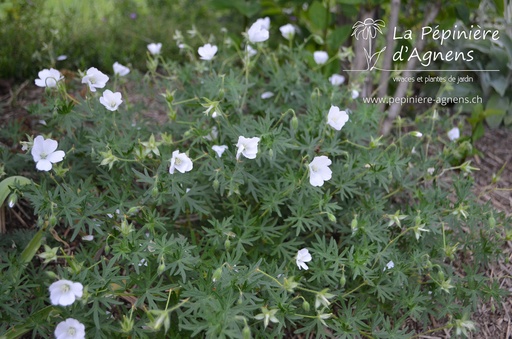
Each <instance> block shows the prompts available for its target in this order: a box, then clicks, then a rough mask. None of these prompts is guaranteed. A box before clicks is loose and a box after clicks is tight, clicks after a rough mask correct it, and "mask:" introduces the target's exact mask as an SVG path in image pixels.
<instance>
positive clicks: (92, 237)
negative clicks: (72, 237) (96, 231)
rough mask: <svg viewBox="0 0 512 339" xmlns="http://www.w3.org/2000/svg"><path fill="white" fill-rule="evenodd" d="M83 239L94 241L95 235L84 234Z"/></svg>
mask: <svg viewBox="0 0 512 339" xmlns="http://www.w3.org/2000/svg"><path fill="white" fill-rule="evenodd" d="M82 240H84V241H93V240H94V235H91V234H88V235H84V236H83V237H82Z"/></svg>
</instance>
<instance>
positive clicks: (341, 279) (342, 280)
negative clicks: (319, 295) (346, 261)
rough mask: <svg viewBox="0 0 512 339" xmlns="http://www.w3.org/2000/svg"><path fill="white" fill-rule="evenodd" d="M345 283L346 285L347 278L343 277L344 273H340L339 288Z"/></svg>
mask: <svg viewBox="0 0 512 339" xmlns="http://www.w3.org/2000/svg"><path fill="white" fill-rule="evenodd" d="M346 283H347V277H345V272H343V273H341V278H340V285H341V287H344V286H345V284H346Z"/></svg>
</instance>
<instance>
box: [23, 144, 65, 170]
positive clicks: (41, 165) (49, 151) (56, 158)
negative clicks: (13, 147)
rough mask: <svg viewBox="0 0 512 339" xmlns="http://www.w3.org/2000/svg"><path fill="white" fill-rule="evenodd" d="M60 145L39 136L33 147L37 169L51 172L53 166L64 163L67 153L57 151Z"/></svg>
mask: <svg viewBox="0 0 512 339" xmlns="http://www.w3.org/2000/svg"><path fill="white" fill-rule="evenodd" d="M58 146H59V143H58V142H57V141H55V140H52V139H45V138H43V137H42V136H40V135H39V136H37V137H36V138H35V139H34V144H33V146H32V151H31V153H32V157H33V158H34V161H35V162H36V168H37V169H38V170H40V171H49V170H51V169H52V166H53V164H55V163H57V162H60V161H62V159H64V156H65V155H66V153H64V151H57V147H58Z"/></svg>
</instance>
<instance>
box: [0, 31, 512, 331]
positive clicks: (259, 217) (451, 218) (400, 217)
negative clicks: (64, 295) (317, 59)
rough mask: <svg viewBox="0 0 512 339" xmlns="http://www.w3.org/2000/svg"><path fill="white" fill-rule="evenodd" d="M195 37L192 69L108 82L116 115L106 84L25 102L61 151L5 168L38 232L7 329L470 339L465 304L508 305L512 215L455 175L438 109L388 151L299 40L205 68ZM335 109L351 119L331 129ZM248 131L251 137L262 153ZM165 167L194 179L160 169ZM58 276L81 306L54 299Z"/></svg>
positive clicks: (219, 58) (16, 284) (464, 171)
mask: <svg viewBox="0 0 512 339" xmlns="http://www.w3.org/2000/svg"><path fill="white" fill-rule="evenodd" d="M195 36H196V38H194V39H191V40H187V41H185V39H184V40H183V41H181V42H182V43H184V46H183V53H184V57H188V58H189V59H190V61H189V62H186V63H184V64H179V63H177V62H176V61H173V60H168V59H167V58H165V57H164V56H165V54H164V53H163V54H161V55H157V56H149V60H148V66H149V71H148V73H147V74H145V75H141V74H139V73H137V72H131V73H130V74H129V75H128V76H127V77H114V76H112V78H113V79H111V80H110V81H109V82H108V83H107V86H106V87H105V88H104V89H107V88H108V89H110V90H112V91H114V92H120V93H122V95H123V103H122V104H121V105H120V106H119V108H118V109H117V110H116V111H110V110H107V109H106V108H105V107H104V106H103V105H102V104H101V103H100V101H99V98H100V97H101V96H102V94H101V92H103V90H104V89H98V90H97V91H96V92H91V91H89V90H87V92H86V94H85V96H84V97H81V96H80V95H79V94H76V92H78V90H79V89H81V88H82V87H81V86H84V87H85V85H82V84H81V83H80V80H63V81H60V82H59V85H58V86H57V88H48V89H47V91H46V96H45V98H44V100H42V103H41V104H40V105H36V106H33V107H32V108H31V109H32V114H34V115H37V116H38V117H39V118H40V119H44V121H45V124H44V125H40V126H39V132H40V133H41V134H42V135H44V136H45V138H51V139H54V140H57V141H58V143H59V144H58V149H59V150H63V151H65V153H66V155H65V157H64V159H63V161H61V162H58V163H55V164H53V165H52V171H48V172H41V171H36V170H35V164H34V162H33V161H32V156H31V154H30V152H27V154H12V153H11V154H4V155H3V157H2V158H3V159H6V162H8V163H11V162H14V161H17V162H20V163H22V164H23V173H27V174H26V176H27V177H30V178H31V179H32V180H33V183H32V184H26V185H23V186H20V185H13V187H12V189H13V190H14V191H16V192H17V194H18V195H19V196H20V198H19V199H26V200H27V201H29V202H30V204H31V205H32V206H33V208H34V213H35V215H36V216H37V219H38V220H37V224H38V231H37V233H36V235H37V234H39V236H36V237H34V238H33V239H32V240H31V241H30V242H29V243H28V245H26V247H25V248H26V249H25V251H23V247H21V246H20V247H17V248H14V249H13V248H9V250H7V247H4V248H3V249H2V255H1V256H0V270H1V272H2V284H0V310H1V311H0V336H2V335H4V336H6V337H7V338H13V337H16V336H17V335H21V334H23V333H27V332H30V333H32V335H34V336H36V335H40V336H42V337H50V336H51V335H52V333H53V331H54V330H55V327H56V325H57V324H58V323H60V322H61V321H63V320H65V319H67V318H74V319H77V320H78V321H80V322H81V323H83V324H84V325H85V331H86V334H87V337H95V338H107V337H112V336H114V337H124V336H126V337H164V336H166V335H167V336H170V337H184V338H188V337H194V336H199V337H208V338H228V337H229V338H250V337H251V336H252V337H256V338H261V337H283V336H284V335H285V334H289V335H291V334H296V335H298V334H304V335H306V336H308V337H309V336H311V335H315V336H316V337H320V338H322V337H336V338H354V337H372V338H390V337H391V338H409V337H411V336H413V335H414V334H415V333H416V332H419V333H424V332H428V333H430V332H432V331H433V330H435V329H433V328H432V326H433V324H432V319H436V322H437V323H440V324H443V325H442V327H441V328H440V329H453V332H454V333H457V334H467V333H468V331H470V330H473V329H474V323H473V322H472V321H471V320H470V319H469V316H470V315H471V313H472V311H474V310H475V309H476V306H477V304H478V303H479V302H481V301H482V300H487V299H488V298H490V297H493V298H496V299H499V298H500V297H501V296H502V295H504V293H505V292H504V291H503V290H501V289H500V288H499V284H498V282H497V281H495V280H492V279H491V278H487V277H485V275H484V271H485V267H486V264H488V263H489V262H491V261H494V260H496V259H497V258H498V256H499V254H500V245H501V244H502V243H503V242H504V241H505V240H506V235H505V234H506V230H505V226H506V225H508V223H509V222H510V220H509V219H506V218H505V217H504V216H503V215H501V214H499V213H497V212H494V211H493V210H492V209H490V208H489V206H487V205H481V204H479V203H478V202H477V201H476V199H475V198H474V197H473V194H472V192H471V187H472V179H471V175H470V173H471V171H472V170H474V168H473V167H471V164H470V163H469V162H466V163H463V164H462V165H458V166H452V165H450V163H449V156H450V154H449V152H442V149H443V148H445V149H450V145H449V141H447V140H446V139H447V138H446V137H445V136H441V135H438V134H437V130H438V127H440V128H439V129H441V130H442V129H444V128H445V127H446V126H445V125H443V124H445V123H444V122H442V121H440V120H439V119H438V114H437V112H436V114H435V115H434V116H433V115H432V114H431V113H428V114H424V115H421V116H419V117H418V118H417V121H416V123H415V124H414V125H413V124H411V123H410V122H405V121H401V124H400V126H399V127H400V128H398V129H397V130H396V135H394V136H392V137H386V138H383V137H380V136H379V132H378V131H379V123H380V121H381V119H382V118H383V113H382V112H379V111H377V110H376V107H375V106H373V105H369V104H365V103H363V102H362V100H361V99H353V98H352V93H351V90H350V89H349V87H348V86H346V85H342V86H333V85H332V84H331V83H330V82H329V81H328V75H325V74H322V69H323V68H322V67H330V66H316V65H314V64H313V63H312V62H311V60H312V56H311V53H310V52H308V51H307V50H305V48H304V45H295V46H294V44H288V43H287V42H286V43H284V44H278V47H276V48H275V49H270V48H268V47H267V45H266V43H265V42H264V43H259V44H255V45H254V46H253V48H254V49H255V50H256V52H257V53H256V54H255V55H252V56H249V55H248V54H247V53H246V52H245V48H243V47H244V46H243V47H239V46H238V45H236V44H234V43H233V42H232V41H229V40H224V41H217V45H218V48H219V52H218V54H217V55H216V56H215V57H214V59H213V60H209V61H206V60H199V59H198V57H197V54H196V50H197V47H199V46H201V45H202V44H204V43H205V42H207V39H203V41H200V40H201V39H202V37H201V35H200V34H199V33H198V34H195ZM274 36H275V35H274ZM275 39H276V40H277V39H279V38H275ZM210 42H211V43H215V42H216V41H214V40H210ZM291 46H293V47H291ZM333 60H337V58H336V57H334V58H332V60H331V62H332V61H333ZM66 87H67V88H66ZM265 92H272V93H273V96H271V97H270V98H267V99H265V97H267V96H264V98H262V94H263V93H265ZM42 99H43V98H42ZM331 106H338V107H339V108H340V109H342V110H345V111H346V112H348V116H349V120H348V121H347V122H346V124H345V125H344V126H343V127H342V129H341V130H340V131H337V130H335V129H334V128H332V127H331V126H330V125H329V124H328V123H327V115H328V112H329V110H330V108H331ZM163 108H165V110H164V109H163ZM406 125H407V126H406ZM446 125H448V124H446ZM413 128H414V129H413ZM411 131H412V132H411ZM417 131H420V132H421V133H418V132H417ZM240 136H244V137H247V138H252V137H257V138H259V143H258V145H257V153H256V156H255V158H254V159H251V158H250V157H246V156H244V155H243V154H239V153H240V152H241V151H240V150H239V149H238V148H237V146H236V145H237V143H238V141H239V137H240ZM33 137H35V136H33ZM33 137H30V138H29V139H28V140H24V142H25V143H26V146H27V148H28V149H30V148H31V147H33V145H34V142H33ZM12 141H13V142H19V141H21V140H19V141H15V140H12ZM214 145H226V146H227V150H226V151H225V152H224V153H223V154H222V156H218V155H217V154H216V152H215V151H213V150H212V146H214ZM176 151H179V152H180V154H182V155H181V156H182V158H180V160H179V161H176V160H175V159H176V153H175V152H176ZM433 154H434V155H433ZM317 156H326V157H328V158H329V159H330V160H331V161H332V164H331V165H330V169H331V170H332V177H331V178H330V179H328V180H326V181H325V183H324V184H323V185H322V186H313V185H311V183H310V176H311V175H312V174H313V173H312V172H313V171H315V170H316V169H315V168H313V167H311V166H309V164H310V163H311V162H312V161H313V159H314V158H315V157H317ZM171 159H174V162H172V163H173V164H174V166H176V167H179V166H180V165H181V164H182V163H183V162H186V161H187V159H190V160H191V161H192V163H193V168H191V169H190V170H183V168H182V167H180V169H179V170H175V171H174V172H173V173H172V174H171V173H170V172H169V170H170V166H171ZM181 170H183V173H182V172H181ZM5 171H6V174H7V176H12V175H15V174H16V173H14V172H13V171H12V170H11V169H10V168H9V167H6V168H5ZM91 235H92V236H93V237H94V239H93V241H85V239H87V237H88V236H91ZM84 237H85V238H84ZM26 243H27V242H26V241H25V242H23V244H26ZM42 245H44V246H42ZM27 249H28V250H27ZM34 249H35V251H33V250H34ZM302 249H307V250H308V251H309V253H310V254H311V257H312V259H311V260H310V261H307V260H306V261H307V266H308V267H309V269H307V270H301V269H299V267H298V263H297V262H296V257H297V255H298V251H299V250H302ZM22 251H23V252H22ZM36 251H37V252H38V253H37V255H34V254H36ZM31 253H32V255H30V254H31ZM20 254H21V256H20ZM59 279H66V280H70V281H73V282H80V283H81V284H82V285H83V295H82V297H81V298H78V300H77V301H75V302H74V303H73V304H72V305H70V306H65V307H64V306H59V305H51V304H50V300H49V291H48V287H49V286H50V285H51V284H52V283H54V282H55V281H57V280H59ZM413 325H414V326H413Z"/></svg>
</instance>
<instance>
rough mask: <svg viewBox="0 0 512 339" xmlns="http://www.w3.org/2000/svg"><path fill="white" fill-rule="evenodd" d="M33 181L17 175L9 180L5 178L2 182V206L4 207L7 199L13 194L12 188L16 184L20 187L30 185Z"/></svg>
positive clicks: (0, 185) (0, 195) (0, 183)
mask: <svg viewBox="0 0 512 339" xmlns="http://www.w3.org/2000/svg"><path fill="white" fill-rule="evenodd" d="M31 182H32V180H30V179H28V178H25V177H22V176H21V175H15V176H12V177H9V178H5V179H4V180H2V182H0V206H2V205H3V203H4V202H5V199H6V198H7V196H8V195H9V193H11V187H10V186H12V185H14V184H15V183H18V184H20V185H27V184H30V183H31Z"/></svg>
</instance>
